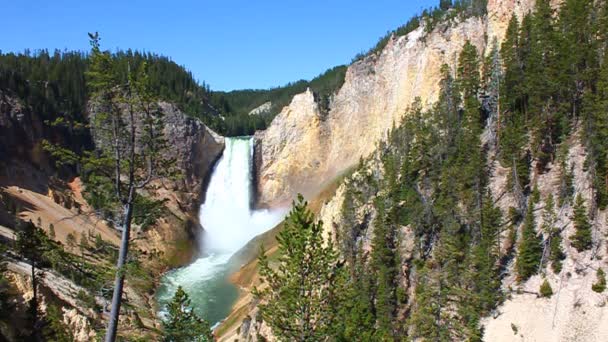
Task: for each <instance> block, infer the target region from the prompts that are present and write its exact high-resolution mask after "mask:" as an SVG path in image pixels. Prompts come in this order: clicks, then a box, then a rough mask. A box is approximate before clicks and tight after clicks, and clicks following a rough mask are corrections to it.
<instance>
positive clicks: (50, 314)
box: [43, 304, 74, 342]
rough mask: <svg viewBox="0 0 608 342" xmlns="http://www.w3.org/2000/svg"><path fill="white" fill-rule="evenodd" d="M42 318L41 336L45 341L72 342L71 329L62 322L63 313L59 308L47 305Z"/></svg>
mask: <svg viewBox="0 0 608 342" xmlns="http://www.w3.org/2000/svg"><path fill="white" fill-rule="evenodd" d="M44 318H45V326H44V328H43V336H44V338H45V340H47V341H56V342H71V341H74V335H73V334H72V331H71V328H70V327H69V326H68V325H67V324H65V323H64V321H63V313H62V310H61V308H60V307H58V306H56V305H52V304H51V305H48V306H47V309H46V315H45V317H44Z"/></svg>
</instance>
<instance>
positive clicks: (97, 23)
mask: <svg viewBox="0 0 608 342" xmlns="http://www.w3.org/2000/svg"><path fill="white" fill-rule="evenodd" d="M437 3H438V0H422V1H409V0H375V1H372V0H367V1H363V0H350V1H348V0H308V1H290V0H282V1H281V0H248V1H247V0H223V1H219V0H216V1H207V0H201V1H194V0H193V1H181V0H175V1H164V2H158V1H151V0H150V1H140V0H122V1H115V0H105V1H87V0H80V1H61V0H58V1H48V0H47V1H39V0H33V1H32V0H29V1H28V0H0V9H1V12H2V20H0V32H2V34H0V50H2V51H3V52H8V51H23V50H24V49H26V48H29V49H31V50H35V49H39V48H47V49H50V50H52V49H55V48H58V49H60V50H64V49H68V50H88V48H89V46H88V41H87V35H86V34H87V32H93V31H99V33H100V35H101V37H102V41H101V43H102V47H104V48H106V49H110V50H115V49H117V48H120V49H127V48H132V49H138V50H145V51H151V52H155V53H159V54H163V55H166V56H169V57H171V58H172V59H173V60H174V61H175V62H177V63H178V64H181V65H184V66H186V68H188V69H189V70H191V71H192V72H193V73H194V76H195V77H196V78H197V79H198V80H199V81H205V82H207V83H208V84H210V86H211V88H212V89H214V90H231V89H242V88H268V87H271V86H277V85H283V84H285V83H287V82H289V81H294V80H298V79H310V78H312V77H314V76H316V75H318V74H319V73H321V72H322V71H324V70H326V69H327V68H329V67H332V66H335V65H339V64H345V63H348V62H350V60H351V59H352V57H354V55H355V54H357V53H358V52H361V51H364V50H367V49H369V48H370V47H372V46H373V45H374V44H375V43H376V41H377V40H378V38H379V37H380V36H382V35H383V34H384V33H386V32H387V31H388V30H392V29H394V28H396V27H397V26H399V25H401V24H403V23H405V22H406V21H407V20H408V19H409V18H410V17H411V16H412V15H413V14H415V13H418V12H420V10H421V9H423V8H427V7H429V6H434V5H436V4H437Z"/></svg>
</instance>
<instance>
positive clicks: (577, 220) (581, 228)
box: [570, 194, 593, 252]
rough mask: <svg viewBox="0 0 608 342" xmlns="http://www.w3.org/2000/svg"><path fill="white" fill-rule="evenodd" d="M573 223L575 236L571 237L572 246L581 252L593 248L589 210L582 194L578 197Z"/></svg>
mask: <svg viewBox="0 0 608 342" xmlns="http://www.w3.org/2000/svg"><path fill="white" fill-rule="evenodd" d="M572 221H573V223H574V229H575V232H574V234H573V235H572V236H571V237H570V242H571V243H572V246H573V247H574V248H576V250H577V251H579V252H582V251H584V250H587V249H589V248H591V245H592V243H593V240H592V237H591V223H589V217H588V216H587V208H586V207H585V200H584V199H583V197H582V196H581V194H578V195H577V196H576V202H575V204H574V213H573V216H572Z"/></svg>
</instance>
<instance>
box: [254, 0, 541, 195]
mask: <svg viewBox="0 0 608 342" xmlns="http://www.w3.org/2000/svg"><path fill="white" fill-rule="evenodd" d="M533 4H534V1H533V0H525V1H522V0H508V1H501V0H490V1H489V2H488V14H487V16H486V17H484V18H469V19H466V20H464V21H457V20H454V21H450V22H444V23H442V24H440V25H439V26H438V27H436V28H435V29H434V30H433V31H432V32H430V33H426V32H425V28H424V26H422V27H420V28H418V29H416V30H415V31H413V32H411V33H409V34H408V35H406V36H403V37H399V38H394V37H393V38H392V39H390V41H389V43H388V45H387V46H386V47H385V48H384V50H382V51H381V52H380V53H378V54H372V55H370V56H368V57H366V58H364V59H362V60H360V61H357V62H355V63H353V64H352V65H350V66H349V68H348V71H347V73H346V79H345V82H344V85H343V86H342V87H341V88H340V90H339V91H338V92H337V93H336V94H335V96H334V97H333V98H332V100H331V102H330V106H329V111H328V112H327V113H325V111H323V113H322V111H320V110H319V107H318V105H317V103H316V102H315V101H314V97H313V94H312V93H311V92H310V91H307V92H305V93H302V94H299V95H297V96H295V97H294V98H293V100H292V102H291V104H290V105H289V106H287V107H285V108H284V109H283V110H282V111H281V113H280V114H279V115H278V116H277V117H276V118H275V119H274V120H273V122H272V124H271V125H270V127H268V129H266V130H265V131H263V132H258V133H257V134H256V145H257V148H256V162H257V170H258V194H259V201H258V202H259V204H260V205H261V206H266V205H277V204H283V203H285V202H289V201H290V200H291V199H292V198H293V196H294V194H296V193H298V192H301V193H303V194H305V195H309V196H311V195H314V194H315V193H316V192H318V191H319V190H320V189H321V188H322V187H323V184H325V183H327V182H329V181H331V179H333V178H335V177H336V176H338V175H340V174H341V173H342V172H344V171H345V170H347V169H348V168H349V167H352V166H353V165H355V164H356V163H357V162H358V161H359V159H360V158H361V157H366V156H368V155H369V154H370V153H371V152H372V151H373V150H374V148H375V146H376V143H377V142H378V141H379V140H380V139H382V138H383V137H384V136H385V135H386V132H387V131H388V130H389V129H390V128H391V127H392V126H393V125H394V124H398V123H399V122H400V120H401V118H402V117H403V115H404V113H405V111H406V109H407V108H408V107H409V106H410V105H411V104H412V102H413V101H414V99H415V98H417V97H419V98H420V99H421V100H422V102H423V104H425V105H428V104H431V103H433V102H434V101H435V100H436V99H437V96H438V90H439V79H440V70H441V67H442V65H443V64H444V63H445V64H448V65H449V66H450V67H452V68H454V67H455V65H456V60H457V57H458V54H459V53H460V50H461V48H462V46H463V45H464V43H465V41H467V40H469V41H471V43H473V44H474V45H475V46H476V47H477V48H478V50H479V51H480V52H482V53H485V52H486V51H489V48H490V47H491V46H492V44H493V41H494V38H496V39H498V41H500V40H501V39H502V38H503V37H504V34H505V30H506V27H507V24H508V21H509V19H510V18H511V15H512V14H513V13H515V14H519V15H521V14H523V13H526V12H528V11H529V10H530V9H531V8H532V6H533Z"/></svg>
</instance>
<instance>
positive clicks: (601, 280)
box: [591, 268, 606, 293]
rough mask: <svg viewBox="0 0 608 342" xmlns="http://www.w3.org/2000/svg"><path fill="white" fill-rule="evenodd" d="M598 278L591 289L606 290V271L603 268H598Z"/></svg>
mask: <svg viewBox="0 0 608 342" xmlns="http://www.w3.org/2000/svg"><path fill="white" fill-rule="evenodd" d="M596 277H597V280H596V282H595V283H593V284H592V285H591V289H592V290H593V291H595V292H597V293H602V292H604V290H606V273H605V272H604V270H603V269H601V268H598V269H597V272H596Z"/></svg>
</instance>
